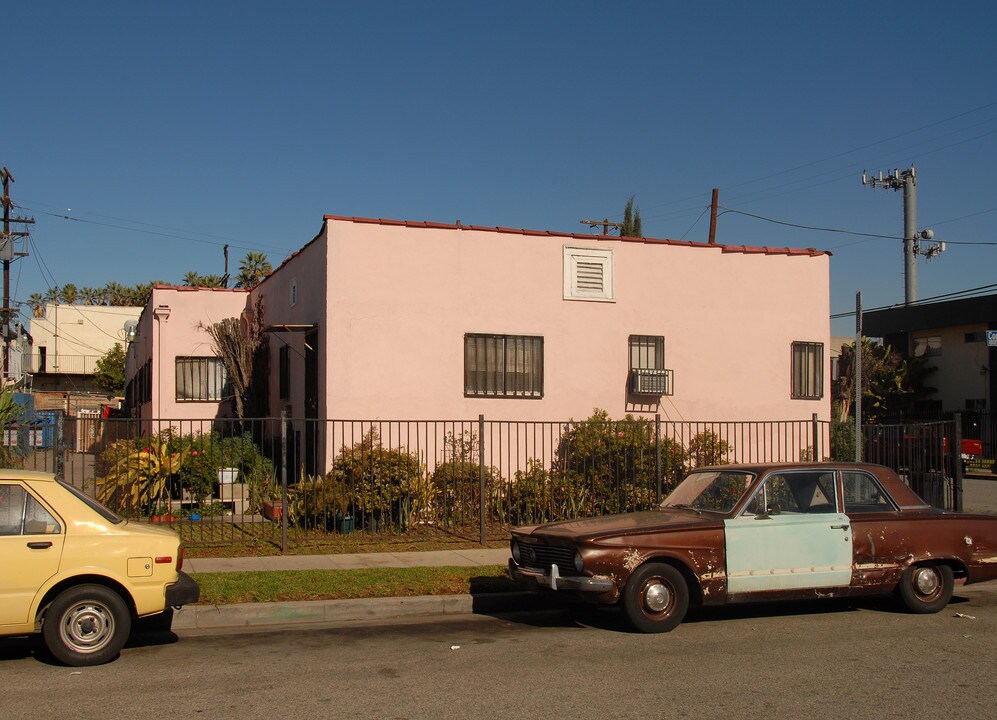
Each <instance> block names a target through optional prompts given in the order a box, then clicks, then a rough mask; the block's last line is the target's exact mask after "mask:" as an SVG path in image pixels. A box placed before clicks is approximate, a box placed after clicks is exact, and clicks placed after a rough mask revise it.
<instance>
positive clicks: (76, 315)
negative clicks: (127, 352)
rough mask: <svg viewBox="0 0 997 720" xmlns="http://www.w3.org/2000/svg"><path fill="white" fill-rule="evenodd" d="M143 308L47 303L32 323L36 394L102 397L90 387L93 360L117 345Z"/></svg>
mask: <svg viewBox="0 0 997 720" xmlns="http://www.w3.org/2000/svg"><path fill="white" fill-rule="evenodd" d="M141 312H142V308H137V307H109V306H105V305H62V304H59V303H47V304H46V305H45V306H44V307H43V313H42V314H41V316H36V317H33V318H32V319H31V338H32V340H33V347H32V352H31V355H30V362H29V363H28V364H27V367H24V368H23V370H24V372H26V373H30V374H31V376H32V382H31V386H32V388H33V389H34V390H35V391H38V392H41V391H55V392H74V393H102V392H103V391H102V390H100V389H99V388H97V387H96V386H95V385H94V383H93V375H94V372H95V368H96V364H97V361H98V360H100V358H101V357H102V356H104V355H105V354H107V352H108V351H109V350H110V349H111V348H113V347H114V344H115V343H120V344H121V346H122V347H125V345H126V344H127V342H128V328H129V327H131V326H132V325H133V324H134V323H135V321H136V320H137V319H138V316H139V314H140V313H141Z"/></svg>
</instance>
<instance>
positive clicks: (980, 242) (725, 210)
mask: <svg viewBox="0 0 997 720" xmlns="http://www.w3.org/2000/svg"><path fill="white" fill-rule="evenodd" d="M721 207H723V213H721V214H726V213H734V214H735V215H745V216H747V217H750V218H755V219H756V220H764V221H765V222H770V223H774V224H776V225H785V226H787V227H795V228H800V229H802V230H817V231H820V232H829V233H840V234H842V235H855V236H857V237H867V238H878V239H883V240H903V238H902V237H900V236H899V235H880V234H878V233H864V232H858V231H855V230H843V229H841V228H827V227H819V226H816V225H802V224H800V223H792V222H789V221H786V220H776V219H775V218H769V217H765V216H764V215H755V214H754V213H749V212H745V211H744V210H734V209H733V208H729V207H725V206H721ZM994 210H997V208H994V209H993V210H985V211H984V212H994ZM976 214H982V213H976ZM966 217H969V216H966ZM956 219H957V220H961V219H962V218H956ZM935 224H936V225H937V224H938V223H935ZM945 242H946V243H947V244H949V245H997V241H989V240H946V241H945Z"/></svg>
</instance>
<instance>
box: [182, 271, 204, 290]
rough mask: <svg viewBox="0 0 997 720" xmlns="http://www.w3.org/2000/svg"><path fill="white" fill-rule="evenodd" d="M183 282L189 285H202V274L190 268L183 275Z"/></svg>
mask: <svg viewBox="0 0 997 720" xmlns="http://www.w3.org/2000/svg"><path fill="white" fill-rule="evenodd" d="M183 284H184V285H186V286H187V287H201V276H200V275H199V274H198V273H197V272H196V271H194V270H188V271H187V272H186V273H185V274H184V276H183Z"/></svg>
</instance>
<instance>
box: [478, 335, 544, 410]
mask: <svg viewBox="0 0 997 720" xmlns="http://www.w3.org/2000/svg"><path fill="white" fill-rule="evenodd" d="M543 348H544V339H543V338H542V337H536V336H529V335H485V334H481V333H468V334H467V335H465V336H464V394H465V395H467V396H472V397H522V398H541V397H543V389H544V362H543Z"/></svg>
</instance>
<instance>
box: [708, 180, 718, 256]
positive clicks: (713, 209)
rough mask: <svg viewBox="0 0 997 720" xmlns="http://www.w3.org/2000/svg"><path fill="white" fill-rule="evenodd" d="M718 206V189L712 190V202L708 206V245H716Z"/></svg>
mask: <svg viewBox="0 0 997 720" xmlns="http://www.w3.org/2000/svg"><path fill="white" fill-rule="evenodd" d="M719 206H720V188H713V202H712V204H711V205H710V245H716V244H717V208H718V207H719Z"/></svg>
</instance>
